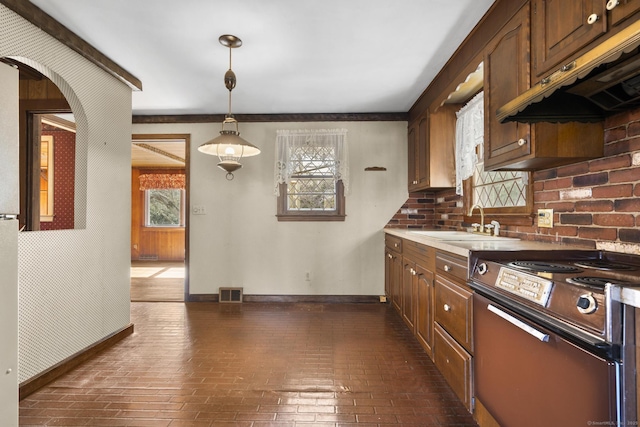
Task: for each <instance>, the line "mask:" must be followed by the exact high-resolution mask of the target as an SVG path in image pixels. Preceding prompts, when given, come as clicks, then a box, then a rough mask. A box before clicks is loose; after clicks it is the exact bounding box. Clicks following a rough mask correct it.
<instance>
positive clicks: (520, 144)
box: [518, 138, 527, 147]
mask: <svg viewBox="0 0 640 427" xmlns="http://www.w3.org/2000/svg"><path fill="white" fill-rule="evenodd" d="M525 145H527V140H526V139H524V138H520V139H519V140H518V147H523V146H525Z"/></svg>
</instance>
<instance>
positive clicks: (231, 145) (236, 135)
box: [198, 34, 260, 180]
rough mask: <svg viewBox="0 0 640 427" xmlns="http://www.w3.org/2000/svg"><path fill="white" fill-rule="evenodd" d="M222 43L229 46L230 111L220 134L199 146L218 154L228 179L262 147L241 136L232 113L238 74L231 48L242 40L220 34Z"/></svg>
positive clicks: (210, 152) (220, 164)
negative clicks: (244, 160)
mask: <svg viewBox="0 0 640 427" xmlns="http://www.w3.org/2000/svg"><path fill="white" fill-rule="evenodd" d="M219 41H220V44H222V45H223V46H226V47H228V48H229V70H228V71H227V72H226V73H225V75H224V84H225V86H226V88H227V89H228V90H229V112H228V114H226V115H225V119H224V121H223V122H222V130H221V131H220V135H219V136H217V137H215V138H213V139H212V140H210V141H207V142H205V143H204V144H202V145H201V146H199V147H198V151H200V152H201V153H204V154H210V155H212V156H218V158H219V159H220V162H218V167H219V168H220V169H222V170H224V171H226V172H227V179H228V180H232V179H233V172H234V171H237V170H238V169H240V168H241V167H242V164H241V163H240V159H241V158H243V157H250V156H255V155H258V154H260V149H259V148H258V147H256V146H255V145H253V144H251V143H250V142H249V141H247V140H246V139H244V138H241V137H240V132H239V130H238V121H237V120H236V119H235V118H234V117H233V115H232V114H231V91H232V90H233V88H235V87H236V75H235V73H234V72H233V70H232V69H231V49H233V48H237V47H240V46H242V40H240V39H239V38H238V37H236V36H232V35H228V34H227V35H222V36H220V39H219ZM228 124H230V125H235V130H228V129H225V125H228Z"/></svg>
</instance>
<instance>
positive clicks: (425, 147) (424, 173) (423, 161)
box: [416, 112, 430, 190]
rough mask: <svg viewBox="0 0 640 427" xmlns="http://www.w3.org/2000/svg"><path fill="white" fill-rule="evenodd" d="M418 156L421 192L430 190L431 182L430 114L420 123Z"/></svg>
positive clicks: (418, 176) (418, 175)
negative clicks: (426, 189)
mask: <svg viewBox="0 0 640 427" xmlns="http://www.w3.org/2000/svg"><path fill="white" fill-rule="evenodd" d="M416 156H417V157H418V170H417V179H418V186H417V188H419V189H420V190H423V189H425V188H428V187H429V185H430V182H429V175H430V171H429V112H427V113H425V115H424V116H422V118H421V119H420V121H419V122H418V147H417V153H416Z"/></svg>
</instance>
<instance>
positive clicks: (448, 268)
mask: <svg viewBox="0 0 640 427" xmlns="http://www.w3.org/2000/svg"><path fill="white" fill-rule="evenodd" d="M444 271H446V272H449V271H451V267H450V266H448V265H446V264H445V266H444Z"/></svg>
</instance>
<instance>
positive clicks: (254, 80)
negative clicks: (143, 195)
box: [31, 0, 493, 115]
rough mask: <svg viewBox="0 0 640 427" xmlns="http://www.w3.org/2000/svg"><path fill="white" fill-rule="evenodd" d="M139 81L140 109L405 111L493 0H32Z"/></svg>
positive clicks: (199, 111) (151, 111)
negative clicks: (227, 38) (227, 79)
mask: <svg viewBox="0 0 640 427" xmlns="http://www.w3.org/2000/svg"><path fill="white" fill-rule="evenodd" d="M31 2H32V3H34V4H35V5H37V6H38V7H40V8H41V9H43V10H44V11H45V12H47V13H48V14H50V15H51V16H53V17H54V18H55V19H56V20H58V21H59V22H61V23H62V24H63V25H65V26H66V27H67V28H69V29H70V30H71V31H73V32H75V33H76V34H78V35H79V36H80V37H82V38H83V39H84V40H86V41H87V42H89V43H90V44H91V45H93V46H94V47H96V48H97V49H98V50H100V51H101V52H102V53H104V54H105V55H106V56H108V57H109V58H111V59H112V60H114V61H115V62H116V63H118V64H119V65H120V66H121V67H123V68H124V69H126V70H127V71H129V72H130V73H132V74H133V75H134V76H136V77H137V78H138V79H140V80H141V81H142V85H143V91H142V92H134V94H133V111H134V114H143V115H146V114H223V113H226V112H227V98H228V92H227V90H226V88H225V87H224V83H223V76H224V73H225V71H226V70H227V68H228V65H229V62H228V61H229V49H228V48H225V47H223V46H222V45H220V44H219V43H218V37H219V36H220V35H222V34H233V35H236V36H238V37H240V38H241V39H242V41H243V46H242V47H240V48H238V49H234V50H233V67H232V68H233V70H234V72H235V73H236V75H237V79H238V84H237V87H236V88H235V89H234V90H233V106H232V111H233V113H238V114H278V113H282V114H286V113H380V112H406V111H408V110H409V108H410V107H411V106H412V105H413V103H414V102H415V100H416V99H417V98H418V97H419V96H420V94H421V93H422V92H423V91H424V89H425V88H426V87H427V86H428V84H429V82H430V81H431V80H432V79H433V78H434V77H435V75H436V74H437V73H438V71H439V70H440V69H441V68H442V66H443V65H444V64H445V63H446V62H447V60H448V59H449V57H450V56H451V54H452V53H453V52H454V51H455V49H456V48H457V47H458V46H459V45H460V43H461V42H462V41H463V40H464V38H465V37H466V36H467V34H469V32H470V31H471V30H472V29H473V27H474V26H475V25H476V23H477V22H478V21H479V20H480V18H481V17H482V16H483V15H484V13H485V12H486V11H487V10H488V9H489V7H490V6H491V4H492V3H493V0H395V1H392V0H268V1H267V0H237V1H226V2H222V1H220V0H181V1H175V0H90V1H87V0H31Z"/></svg>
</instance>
